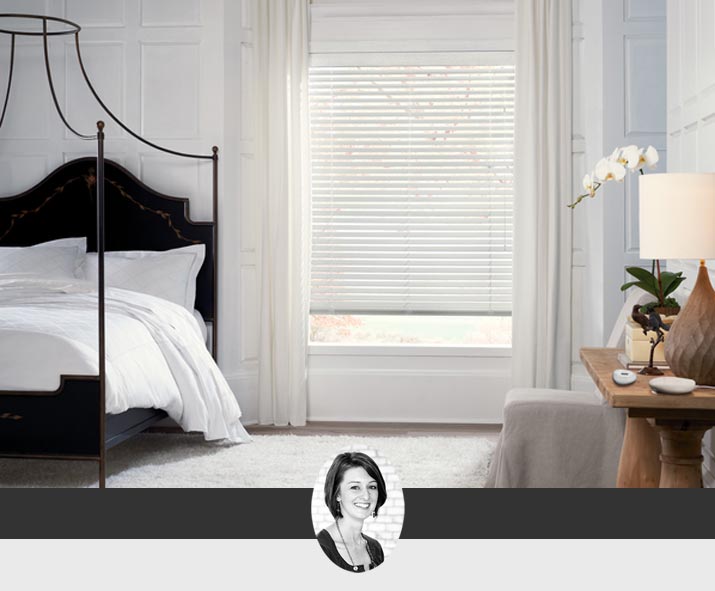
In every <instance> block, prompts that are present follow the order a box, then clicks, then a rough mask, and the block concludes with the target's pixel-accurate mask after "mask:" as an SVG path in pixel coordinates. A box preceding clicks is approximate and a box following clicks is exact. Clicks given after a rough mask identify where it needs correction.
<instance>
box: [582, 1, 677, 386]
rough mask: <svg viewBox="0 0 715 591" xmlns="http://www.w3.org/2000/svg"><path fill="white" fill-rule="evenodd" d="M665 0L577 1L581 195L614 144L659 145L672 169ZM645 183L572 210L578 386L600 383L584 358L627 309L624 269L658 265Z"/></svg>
mask: <svg viewBox="0 0 715 591" xmlns="http://www.w3.org/2000/svg"><path fill="white" fill-rule="evenodd" d="M665 66H666V54H665V0H574V80H575V81H576V87H575V88H574V140H573V165H574V166H573V170H574V189H573V191H574V195H577V194H579V193H581V192H582V187H581V178H582V177H583V175H584V174H585V173H586V172H590V171H591V170H592V167H593V166H594V164H595V163H596V161H597V160H598V159H599V158H601V157H602V156H606V155H608V154H610V153H611V152H612V151H613V149H614V148H615V147H616V146H625V145H628V144H637V145H639V146H647V145H649V144H652V145H653V146H655V147H656V148H657V149H658V151H659V152H660V156H661V162H660V164H659V166H658V168H659V170H661V171H662V170H665V166H666V161H667V153H666V141H665V120H666V112H665V111H666V109H665V101H666V77H665ZM637 182H638V179H637V175H635V174H634V175H628V177H627V178H626V181H625V182H624V183H613V182H611V183H607V184H606V185H605V186H604V187H603V189H601V190H600V191H599V194H598V196H597V197H596V198H594V199H593V200H591V199H587V200H586V201H584V202H583V203H581V205H579V206H578V207H577V208H576V210H575V211H574V232H573V235H574V244H573V318H574V320H573V351H572V364H573V374H572V382H573V387H574V388H577V389H591V388H593V384H592V382H591V380H590V379H589V378H588V376H587V375H586V373H585V370H584V369H583V367H582V366H581V363H580V361H579V358H578V350H579V349H580V348H581V347H584V346H597V347H600V346H603V345H604V344H605V342H606V339H607V338H608V335H609V334H610V332H611V329H612V327H613V324H614V322H615V318H616V316H617V315H618V312H619V311H620V309H621V307H622V305H623V302H624V295H623V294H622V293H621V291H620V286H621V284H622V283H624V282H625V280H626V273H625V270H624V269H625V267H627V266H631V265H642V266H648V267H649V266H650V261H643V260H641V259H640V256H639V247H638V242H639V240H638V193H637V186H638V185H637Z"/></svg>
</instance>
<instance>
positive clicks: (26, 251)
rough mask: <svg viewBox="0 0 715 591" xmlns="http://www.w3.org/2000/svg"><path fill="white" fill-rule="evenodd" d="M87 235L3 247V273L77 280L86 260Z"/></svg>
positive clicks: (0, 250)
mask: <svg viewBox="0 0 715 591" xmlns="http://www.w3.org/2000/svg"><path fill="white" fill-rule="evenodd" d="M86 251H87V239H86V238H63V239H61V240H52V241H51V242H43V243H42V244H36V245H34V246H3V247H0V274H13V275H16V274H20V275H37V276H40V277H50V278H53V279H54V278H57V279H74V278H75V277H76V276H77V273H78V272H79V270H80V268H81V266H82V264H83V263H84V257H85V253H86Z"/></svg>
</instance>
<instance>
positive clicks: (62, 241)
mask: <svg viewBox="0 0 715 591" xmlns="http://www.w3.org/2000/svg"><path fill="white" fill-rule="evenodd" d="M38 246H39V247H40V248H45V247H48V246H49V247H55V246H77V247H79V248H81V249H82V252H87V238H85V237H82V238H59V239H57V240H50V241H49V242H41V243H40V244H35V245H33V246H31V247H30V248H37V247H38Z"/></svg>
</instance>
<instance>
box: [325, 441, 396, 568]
mask: <svg viewBox="0 0 715 591" xmlns="http://www.w3.org/2000/svg"><path fill="white" fill-rule="evenodd" d="M346 451H359V452H362V453H364V454H367V455H368V456H370V457H371V458H372V459H373V460H375V463H376V464H377V466H378V468H380V472H382V477H383V478H384V479H385V486H386V488H387V500H386V501H385V504H384V505H383V506H382V507H381V508H380V510H379V511H378V515H377V519H373V518H372V517H370V518H368V519H366V520H365V525H364V526H363V530H362V531H363V533H364V534H366V535H368V536H370V537H371V538H375V539H376V540H377V541H378V542H380V544H381V545H382V549H383V551H384V553H385V558H387V557H388V556H389V555H390V553H391V552H392V550H393V548H394V547H395V545H396V544H397V540H398V539H399V538H400V532H401V531H402V522H403V521H404V517H405V500H404V497H403V496H402V487H401V486H400V478H399V476H398V475H397V471H396V470H395V467H394V466H393V465H392V464H390V462H389V461H388V460H387V459H386V458H385V457H384V456H383V455H382V454H381V453H380V452H379V451H378V450H376V449H374V448H370V447H365V446H360V445H355V446H351V447H348V448H345V449H341V450H337V451H336V452H335V455H334V456H332V457H330V458H328V459H326V461H325V463H324V464H323V467H322V468H321V470H320V473H319V474H318V479H317V481H316V483H315V488H314V489H313V499H312V515H313V527H314V529H315V533H316V535H317V534H318V532H320V530H322V529H325V528H326V527H328V526H329V525H330V524H331V523H333V522H334V519H333V516H332V515H331V514H330V511H329V510H328V507H327V506H326V505H325V492H324V486H325V476H326V475H327V473H328V470H329V469H330V466H331V464H332V463H333V460H334V459H335V457H336V456H337V455H338V454H340V453H343V452H346Z"/></svg>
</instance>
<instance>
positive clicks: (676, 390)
mask: <svg viewBox="0 0 715 591" xmlns="http://www.w3.org/2000/svg"><path fill="white" fill-rule="evenodd" d="M648 383H649V384H650V387H651V389H652V390H653V392H655V393H656V394H690V393H691V392H692V391H693V390H695V380H691V379H689V378H673V377H669V376H665V377H662V378H654V379H652V380H651V381H650V382H648Z"/></svg>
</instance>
